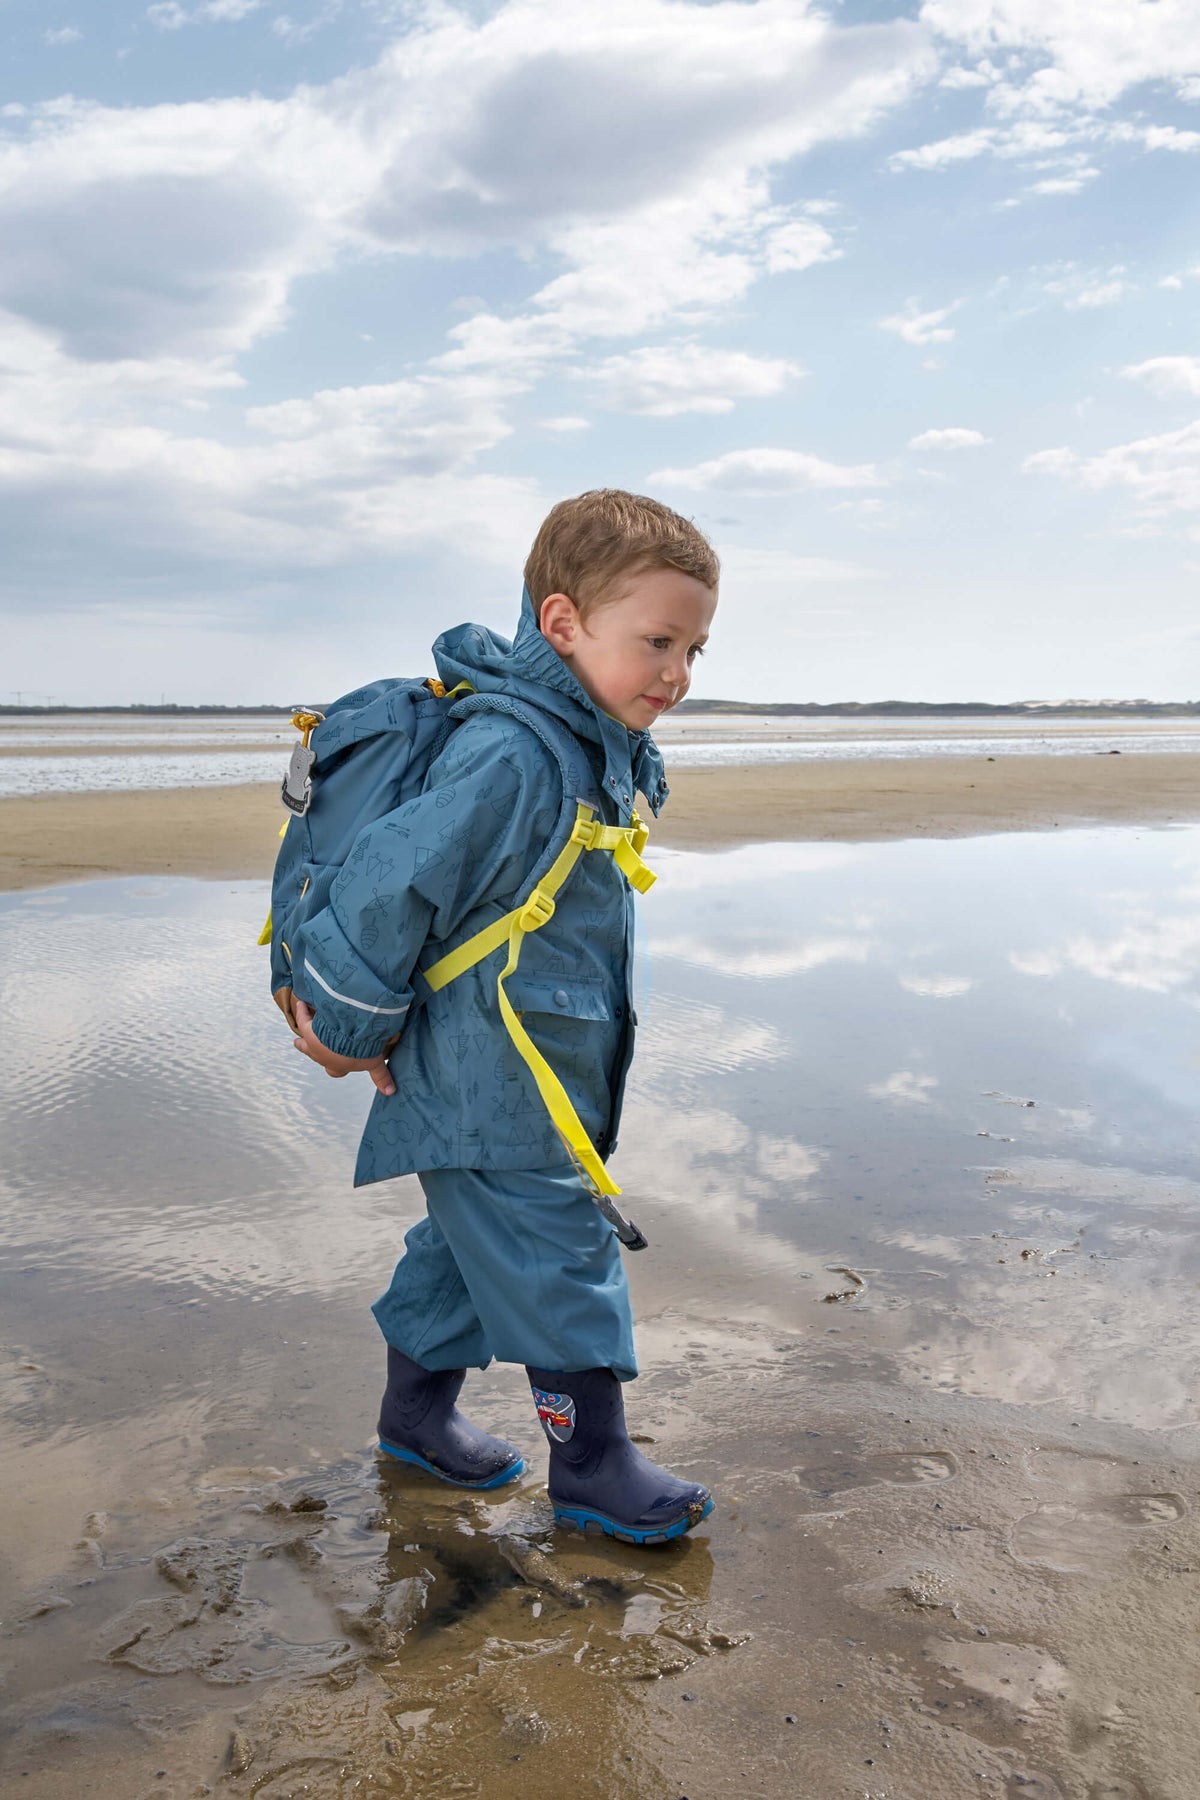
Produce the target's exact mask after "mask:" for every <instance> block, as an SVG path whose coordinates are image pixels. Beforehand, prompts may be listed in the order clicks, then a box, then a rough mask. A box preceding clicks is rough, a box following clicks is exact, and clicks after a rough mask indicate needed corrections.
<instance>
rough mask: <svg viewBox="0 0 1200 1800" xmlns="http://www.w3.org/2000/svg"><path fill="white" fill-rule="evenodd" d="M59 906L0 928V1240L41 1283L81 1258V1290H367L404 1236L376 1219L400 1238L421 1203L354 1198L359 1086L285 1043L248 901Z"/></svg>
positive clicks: (190, 892) (398, 1194)
mask: <svg viewBox="0 0 1200 1800" xmlns="http://www.w3.org/2000/svg"><path fill="white" fill-rule="evenodd" d="M70 899H71V912H70V914H69V916H63V915H62V914H58V915H56V916H55V917H54V918H53V919H50V918H47V917H46V916H44V915H43V914H42V913H41V912H40V911H35V912H30V911H26V910H25V909H24V908H23V907H19V906H18V907H14V908H13V909H12V910H9V911H6V912H4V913H3V914H0V967H2V968H3V970H4V977H3V981H2V985H0V1006H2V1008H3V1011H4V1015H5V1020H6V1081H5V1088H6V1095H5V1113H4V1121H3V1124H4V1138H5V1144H6V1159H5V1160H6V1176H7V1181H6V1183H5V1189H4V1199H3V1204H0V1239H3V1241H4V1242H6V1243H7V1244H8V1246H9V1247H10V1249H11V1250H12V1251H13V1253H14V1254H15V1255H18V1256H20V1255H25V1256H30V1255H32V1256H34V1257H35V1258H36V1260H37V1261H38V1263H39V1266H41V1267H42V1268H43V1269H45V1270H47V1271H51V1270H57V1271H65V1270H67V1269H71V1268H75V1267H77V1266H78V1265H79V1264H81V1263H83V1264H86V1265H87V1267H88V1269H89V1271H90V1275H91V1283H92V1285H93V1286H104V1285H107V1284H108V1283H111V1282H116V1281H125V1280H128V1281H137V1280H138V1279H145V1278H148V1279H151V1280H157V1281H168V1282H178V1283H182V1284H186V1285H195V1286H197V1287H199V1288H200V1289H201V1290H202V1291H205V1292H212V1293H221V1294H229V1293H231V1292H239V1291H242V1292H245V1291H253V1292H256V1293H260V1294H263V1293H279V1292H283V1291H312V1292H317V1293H328V1292H330V1291H332V1289H334V1288H336V1287H338V1286H340V1285H343V1284H347V1283H354V1282H361V1281H362V1280H363V1279H364V1274H365V1272H366V1271H367V1270H374V1271H375V1272H377V1273H378V1276H379V1279H380V1285H382V1283H383V1280H384V1279H385V1278H386V1274H387V1265H388V1263H389V1260H390V1259H391V1256H392V1253H393V1251H394V1249H395V1247H396V1245H397V1242H398V1238H399V1236H400V1233H401V1231H402V1229H403V1225H402V1224H398V1223H393V1222H392V1221H391V1220H390V1219H389V1218H388V1216H387V1215H388V1214H389V1213H391V1214H395V1215H397V1217H398V1218H399V1219H402V1220H403V1221H404V1222H405V1223H407V1222H408V1220H409V1218H410V1217H415V1216H416V1213H417V1212H418V1211H419V1207H420V1201H419V1195H418V1196H417V1198H416V1200H415V1201H414V1200H413V1199H412V1197H411V1196H410V1195H409V1194H408V1192H407V1188H406V1189H404V1190H399V1191H397V1190H392V1191H391V1193H390V1194H389V1196H388V1203H387V1204H386V1205H383V1204H381V1203H380V1199H379V1197H378V1193H379V1190H376V1193H375V1195H374V1196H372V1197H369V1198H368V1197H366V1196H353V1197H352V1196H351V1191H350V1169H351V1158H352V1154H353V1144H354V1138H355V1134H356V1130H357V1124H358V1119H359V1117H361V1115H362V1114H365V1112H366V1109H367V1104H368V1100H369V1093H368V1092H367V1090H366V1088H365V1087H362V1088H361V1089H360V1091H359V1092H357V1093H355V1092H353V1091H351V1089H350V1085H349V1084H335V1083H331V1082H329V1081H328V1079H327V1078H326V1077H324V1076H322V1075H320V1074H319V1073H318V1072H317V1071H315V1070H313V1069H312V1068H310V1067H307V1066H306V1065H305V1063H304V1062H303V1061H302V1059H301V1058H300V1057H298V1056H296V1055H295V1053H294V1052H293V1051H292V1050H291V1048H290V1040H289V1036H288V1033H287V1030H286V1027H285V1026H284V1025H283V1023H282V1020H281V1019H280V1018H279V1016H278V1014H277V1013H276V1010H275V1008H274V1007H273V1006H272V1004H271V1001H270V998H269V995H268V994H267V993H266V991H265V990H266V970H265V962H264V960H263V952H262V951H256V949H255V947H254V944H253V937H254V930H253V928H252V923H251V922H252V920H253V921H255V922H256V921H257V920H258V918H259V917H260V915H261V911H262V909H263V896H262V889H261V886H260V885H259V884H255V885H254V887H253V888H252V889H246V888H243V889H241V890H240V891H239V890H238V889H234V890H233V892H232V894H231V892H230V890H229V889H228V888H227V887H218V886H216V885H212V886H210V885H208V884H200V883H195V884H193V883H186V884H185V883H179V884H170V885H169V886H168V885H165V884H164V885H163V886H162V887H161V888H159V889H153V888H149V889H148V888H146V887H145V885H144V884H143V885H142V887H140V888H139V887H134V886H131V885H130V884H127V883H124V882H122V883H113V884H110V885H109V884H106V888H105V890H102V891H100V892H99V893H98V891H97V890H96V889H94V888H84V889H80V890H74V891H73V893H72V895H71V896H70ZM164 899H165V903H166V909H165V910H164ZM147 902H149V903H150V904H147ZM353 1081H354V1078H353V1077H352V1078H351V1082H353ZM51 1132H53V1140H52V1142H53V1153H52V1154H48V1148H47V1147H48V1143H49V1142H50V1138H49V1134H50V1133H51ZM81 1207H83V1208H84V1209H85V1219H86V1222H84V1221H83V1220H81ZM367 1278H368V1279H369V1278H370V1277H369V1275H368V1276H367Z"/></svg>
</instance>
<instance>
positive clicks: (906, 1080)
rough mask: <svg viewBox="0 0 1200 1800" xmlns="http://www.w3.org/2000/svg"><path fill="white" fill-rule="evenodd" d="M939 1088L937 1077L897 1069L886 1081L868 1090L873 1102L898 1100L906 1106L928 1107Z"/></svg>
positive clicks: (877, 1082)
mask: <svg viewBox="0 0 1200 1800" xmlns="http://www.w3.org/2000/svg"><path fill="white" fill-rule="evenodd" d="M937 1086H938V1078H937V1076H936V1075H918V1074H917V1073H916V1071H915V1070H913V1069H897V1071H896V1073H895V1074H894V1075H889V1076H888V1078H887V1080H886V1081H876V1082H873V1083H872V1084H871V1086H870V1087H869V1088H868V1089H867V1092H868V1094H870V1096H871V1098H872V1099H873V1100H897V1101H899V1102H900V1103H901V1104H902V1105H905V1106H928V1105H929V1103H930V1101H931V1100H932V1099H933V1090H934V1088H935V1087H937Z"/></svg>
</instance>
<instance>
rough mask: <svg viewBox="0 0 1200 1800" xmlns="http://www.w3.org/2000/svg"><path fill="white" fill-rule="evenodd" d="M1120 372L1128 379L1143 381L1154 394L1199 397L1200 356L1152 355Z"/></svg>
mask: <svg viewBox="0 0 1200 1800" xmlns="http://www.w3.org/2000/svg"><path fill="white" fill-rule="evenodd" d="M1121 373H1122V375H1124V376H1125V377H1126V378H1127V379H1128V380H1130V381H1144V382H1145V383H1146V386H1147V387H1148V388H1149V389H1150V391H1151V393H1154V394H1162V395H1170V394H1193V395H1196V396H1197V397H1200V356H1152V357H1150V358H1149V360H1148V361H1147V362H1140V363H1131V364H1130V365H1129V367H1128V368H1125V369H1122V370H1121Z"/></svg>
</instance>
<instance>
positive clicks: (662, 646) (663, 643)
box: [650, 637, 671, 650]
mask: <svg viewBox="0 0 1200 1800" xmlns="http://www.w3.org/2000/svg"><path fill="white" fill-rule="evenodd" d="M650 648H651V649H652V650H669V649H670V648H671V640H670V638H666V637H656V638H651V639H650Z"/></svg>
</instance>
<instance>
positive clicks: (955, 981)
mask: <svg viewBox="0 0 1200 1800" xmlns="http://www.w3.org/2000/svg"><path fill="white" fill-rule="evenodd" d="M900 986H901V987H902V988H907V989H908V992H909V993H910V994H924V995H927V996H928V998H929V999H931V1000H953V999H956V998H957V997H958V995H959V994H967V993H969V992H970V991H971V989H972V988H973V987H974V986H975V983H974V982H973V981H972V980H971V978H970V976H969V975H901V977H900Z"/></svg>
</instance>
